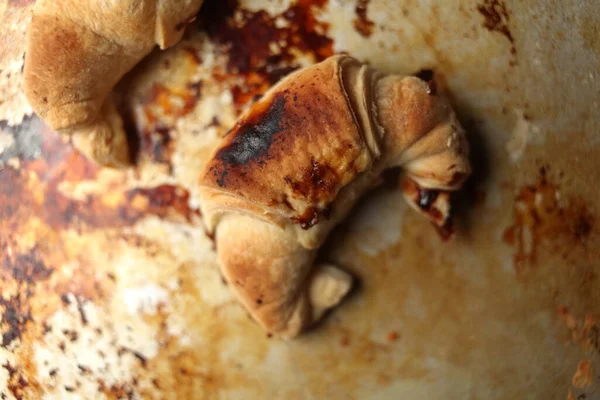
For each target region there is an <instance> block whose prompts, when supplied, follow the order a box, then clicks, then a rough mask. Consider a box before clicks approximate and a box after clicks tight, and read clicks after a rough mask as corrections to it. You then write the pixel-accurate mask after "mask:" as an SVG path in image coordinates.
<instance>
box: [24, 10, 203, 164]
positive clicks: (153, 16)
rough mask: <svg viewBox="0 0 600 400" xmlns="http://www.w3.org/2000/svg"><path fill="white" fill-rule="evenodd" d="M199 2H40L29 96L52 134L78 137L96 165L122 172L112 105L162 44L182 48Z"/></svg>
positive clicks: (32, 34)
mask: <svg viewBox="0 0 600 400" xmlns="http://www.w3.org/2000/svg"><path fill="white" fill-rule="evenodd" d="M201 4H202V0H102V1H99V0H37V2H36V4H35V6H34V10H33V18H32V21H31V24H30V25H29V28H28V31H27V53H26V58H25V69H24V88H25V95H26V96H27V99H28V100H29V103H30V104H31V107H32V108H33V110H34V111H35V112H36V113H37V114H38V115H39V116H40V117H41V118H42V119H43V120H44V121H45V122H46V123H47V124H48V125H49V126H50V127H51V128H52V129H55V130H58V131H61V132H65V133H77V134H76V135H74V137H73V141H74V143H75V146H76V147H78V148H79V149H80V150H81V151H82V152H83V153H85V154H86V155H88V156H89V157H90V158H92V159H94V160H96V161H97V162H98V163H100V164H103V165H107V166H124V165H127V164H129V163H130V149H129V146H128V143H127V138H126V135H125V131H124V130H123V123H122V120H121V118H120V117H119V115H118V114H117V112H116V110H115V106H114V105H113V104H112V102H111V101H109V100H107V98H108V96H109V93H110V92H111V90H112V88H113V87H114V86H115V85H116V83H117V82H118V81H119V80H120V79H121V78H122V77H123V75H125V73H127V72H128V71H130V70H131V69H132V68H133V67H134V66H135V65H136V64H137V63H138V62H140V61H141V59H142V58H144V57H145V56H146V55H147V54H148V53H150V51H152V49H153V48H154V46H156V45H157V44H158V45H159V46H160V48H162V49H164V48H167V47H169V46H172V45H173V44H175V43H177V42H178V41H179V40H180V39H181V37H182V36H183V33H184V28H185V25H186V23H187V22H189V21H190V19H191V18H193V16H194V15H196V13H197V12H198V10H199V8H200V5H201Z"/></svg>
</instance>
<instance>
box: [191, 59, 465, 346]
mask: <svg viewBox="0 0 600 400" xmlns="http://www.w3.org/2000/svg"><path fill="white" fill-rule="evenodd" d="M429 92H430V91H429V90H428V87H427V84H425V83H424V82H422V81H420V80H419V79H418V78H414V77H402V76H395V75H389V76H385V75H383V74H381V73H379V72H377V71H375V70H374V69H372V68H370V67H368V66H366V65H362V64H361V63H360V62H358V61H357V60H355V59H353V58H351V57H347V56H336V57H332V58H329V59H327V60H325V61H324V62H322V63H319V64H316V65H314V66H312V67H309V68H306V69H303V70H300V71H298V72H295V73H293V74H292V75H290V76H288V77H287V78H285V79H284V80H282V81H281V82H280V83H278V84H277V85H276V86H274V87H273V88H272V89H271V90H269V91H268V92H267V93H266V94H265V95H264V96H263V98H262V99H261V100H259V101H258V102H256V103H255V104H253V105H252V107H250V109H249V110H248V111H247V112H246V113H244V114H243V115H242V116H241V117H240V119H239V120H238V122H237V123H236V125H235V126H234V127H233V129H232V130H231V131H230V132H229V134H228V135H226V136H225V138H224V139H223V141H222V143H221V144H220V145H219V147H218V148H217V150H216V152H215V153H214V155H213V156H212V158H211V159H210V160H209V162H208V164H207V166H206V169H205V171H204V173H203V175H202V177H201V179H200V195H201V200H202V202H201V204H202V212H203V215H204V219H205V222H206V226H207V228H208V230H209V231H211V232H213V233H215V238H216V246H217V252H218V258H219V262H220V265H221V269H222V270H223V273H224V275H225V277H226V279H227V280H228V281H229V282H230V284H231V287H232V289H233V291H234V292H235V293H236V295H237V297H238V298H239V299H240V301H241V302H242V303H243V305H244V306H245V307H246V309H247V310H248V311H249V312H250V314H251V315H252V316H253V317H254V318H255V319H256V320H257V321H258V322H259V323H260V324H261V325H262V326H263V327H264V328H265V329H267V330H268V331H270V332H273V333H276V334H278V335H280V336H282V337H287V338H289V337H294V336H296V335H297V334H298V333H300V332H301V331H302V330H303V329H305V328H307V327H308V326H310V325H311V324H312V323H314V322H315V321H317V320H318V319H319V318H321V316H322V315H323V313H324V312H325V310H327V309H329V308H331V307H333V306H335V305H337V304H338V303H339V302H340V301H341V300H342V298H343V297H344V296H345V295H346V294H347V293H348V291H349V290H350V288H351V286H352V279H351V277H350V276H349V275H348V274H347V273H345V272H343V271H342V270H341V269H339V268H338V267H336V266H334V265H321V264H317V265H314V263H315V257H316V253H317V251H318V248H319V247H320V246H321V245H322V243H323V242H324V240H325V239H326V237H327V235H328V234H329V232H331V230H332V229H333V227H335V225H337V224H338V223H339V222H340V221H341V220H342V219H343V218H344V217H345V216H346V215H347V214H348V212H349V211H350V210H351V208H352V207H353V206H354V205H355V204H356V202H357V201H358V200H359V199H360V197H361V196H362V195H364V194H365V193H366V192H367V191H368V190H369V189H371V188H373V187H374V186H376V185H377V184H378V182H379V177H380V175H381V173H382V172H383V171H384V170H386V169H388V168H393V167H401V168H403V169H404V171H405V179H406V181H405V185H404V186H403V190H404V192H405V195H406V198H407V199H408V200H409V201H410V202H411V203H412V205H413V206H414V207H415V208H417V209H418V210H419V211H420V212H421V213H423V214H424V215H426V216H428V217H429V218H430V219H431V220H432V221H433V222H435V223H436V224H437V225H439V226H443V225H444V224H445V223H446V222H447V219H448V216H449V203H448V192H449V191H452V190H456V189H458V188H459V187H460V186H461V184H462V182H463V181H464V179H465V178H466V177H467V176H468V175H469V173H470V166H469V162H468V157H467V156H468V146H467V142H466V139H465V135H464V132H463V130H462V128H461V127H460V125H459V123H458V121H457V120H456V117H455V115H454V112H453V111H452V109H451V107H450V106H449V104H448V102H447V101H446V99H445V98H444V97H443V96H441V95H439V94H431V93H429ZM415 190H416V191H418V193H417V194H418V198H417V197H415V196H414V191H415ZM423 193H424V194H423ZM421 194H423V195H421ZM422 197H426V198H425V199H423V198H422Z"/></svg>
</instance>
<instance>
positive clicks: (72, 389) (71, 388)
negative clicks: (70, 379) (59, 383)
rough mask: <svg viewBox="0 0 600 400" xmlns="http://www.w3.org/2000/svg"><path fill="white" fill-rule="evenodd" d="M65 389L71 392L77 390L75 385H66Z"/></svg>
mask: <svg viewBox="0 0 600 400" xmlns="http://www.w3.org/2000/svg"><path fill="white" fill-rule="evenodd" d="M65 390H66V391H67V392H69V393H72V392H74V391H75V388H74V387H72V386H65Z"/></svg>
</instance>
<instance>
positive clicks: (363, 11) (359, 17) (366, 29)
mask: <svg viewBox="0 0 600 400" xmlns="http://www.w3.org/2000/svg"><path fill="white" fill-rule="evenodd" d="M370 1H371V0H358V2H357V3H356V8H355V9H354V11H355V12H356V18H355V19H354V21H353V23H354V28H355V29H356V30H357V31H358V33H360V34H361V35H362V36H364V37H369V36H371V35H372V34H373V30H374V28H375V23H374V22H373V21H371V20H370V19H369V18H368V17H367V13H368V8H369V2H370Z"/></svg>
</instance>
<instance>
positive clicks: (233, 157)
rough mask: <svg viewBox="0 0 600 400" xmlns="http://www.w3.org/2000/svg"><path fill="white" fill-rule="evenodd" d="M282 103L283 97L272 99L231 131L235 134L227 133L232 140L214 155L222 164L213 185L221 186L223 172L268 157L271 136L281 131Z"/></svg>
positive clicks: (224, 174) (224, 173)
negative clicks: (265, 106) (263, 107)
mask: <svg viewBox="0 0 600 400" xmlns="http://www.w3.org/2000/svg"><path fill="white" fill-rule="evenodd" d="M285 101H286V98H285V96H284V95H283V94H278V95H276V96H275V98H274V100H273V102H272V103H271V105H269V107H268V108H267V109H266V110H265V111H264V112H260V111H258V112H257V113H256V114H254V115H251V116H250V117H249V118H248V119H246V120H245V121H243V122H242V123H241V124H240V125H238V126H237V127H236V128H234V129H235V131H233V132H232V133H231V134H232V135H233V137H234V139H233V141H232V143H230V144H228V145H227V146H225V147H223V148H222V149H221V150H219V152H218V153H217V155H216V158H217V159H219V160H221V161H222V164H223V166H222V168H223V170H222V171H221V174H220V178H219V180H218V181H217V183H218V184H219V186H224V185H225V178H226V177H227V174H228V170H227V168H230V167H236V166H240V165H246V164H248V163H249V162H251V161H256V160H259V159H261V158H263V157H265V156H266V155H267V154H268V152H269V149H270V148H271V145H272V143H273V140H274V137H275V135H276V134H277V133H279V132H281V130H282V129H283V127H282V124H281V121H282V120H283V117H284V113H283V109H284V106H285ZM258 104H260V103H257V105H258Z"/></svg>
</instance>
